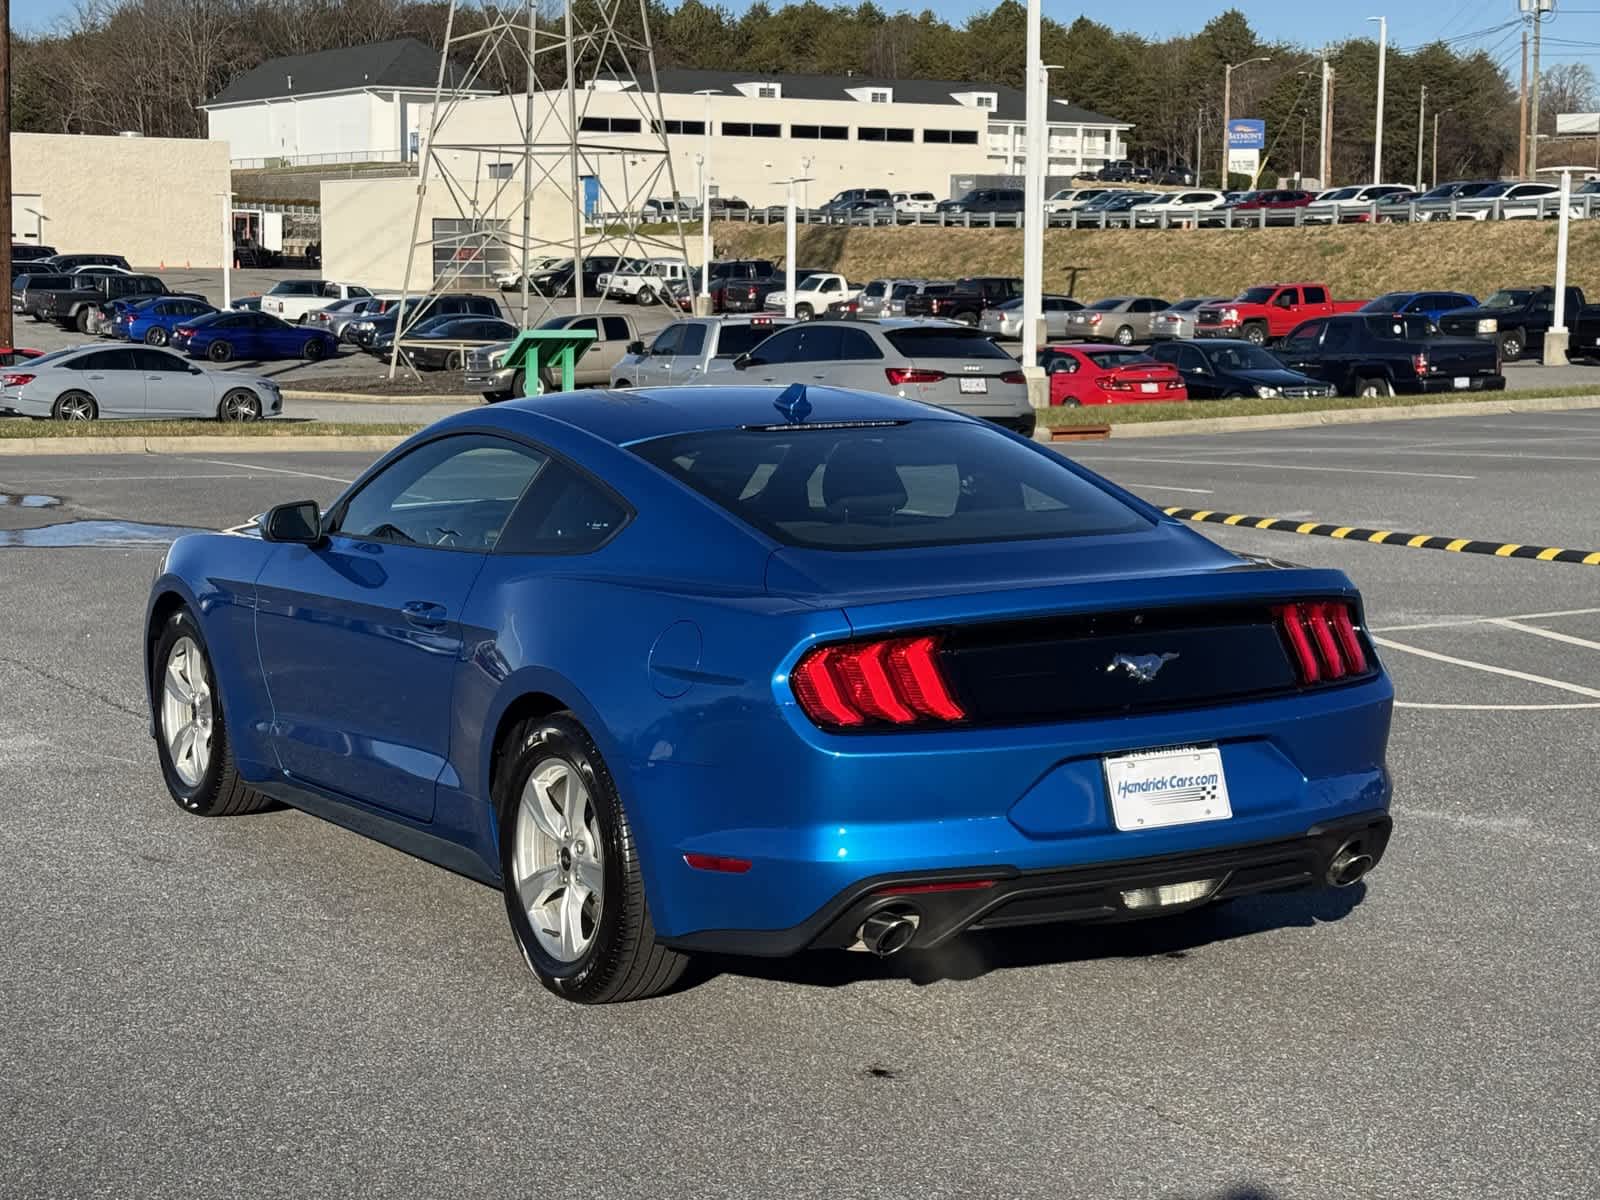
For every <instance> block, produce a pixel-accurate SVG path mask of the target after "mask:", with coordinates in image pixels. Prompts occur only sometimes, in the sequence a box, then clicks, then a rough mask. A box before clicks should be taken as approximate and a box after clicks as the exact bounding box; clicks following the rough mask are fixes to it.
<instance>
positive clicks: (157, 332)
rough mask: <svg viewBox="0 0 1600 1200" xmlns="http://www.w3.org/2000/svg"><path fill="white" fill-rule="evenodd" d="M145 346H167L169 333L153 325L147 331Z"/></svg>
mask: <svg viewBox="0 0 1600 1200" xmlns="http://www.w3.org/2000/svg"><path fill="white" fill-rule="evenodd" d="M144 344H145V345H146V346H165V345H166V344H167V331H166V330H165V329H163V328H161V326H159V325H152V326H151V327H150V328H149V329H147V330H145V334H144Z"/></svg>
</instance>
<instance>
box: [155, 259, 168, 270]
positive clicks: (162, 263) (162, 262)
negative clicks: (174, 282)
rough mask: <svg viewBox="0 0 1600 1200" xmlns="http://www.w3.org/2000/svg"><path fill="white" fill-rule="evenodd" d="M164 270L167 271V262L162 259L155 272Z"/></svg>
mask: <svg viewBox="0 0 1600 1200" xmlns="http://www.w3.org/2000/svg"><path fill="white" fill-rule="evenodd" d="M166 269H167V260H166V259H162V260H161V265H160V266H158V267H157V268H156V270H158V271H165V270H166Z"/></svg>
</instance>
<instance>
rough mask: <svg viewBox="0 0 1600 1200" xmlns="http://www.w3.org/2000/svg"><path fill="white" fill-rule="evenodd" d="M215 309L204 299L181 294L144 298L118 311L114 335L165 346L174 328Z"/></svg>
mask: <svg viewBox="0 0 1600 1200" xmlns="http://www.w3.org/2000/svg"><path fill="white" fill-rule="evenodd" d="M216 311H217V310H216V309H215V308H213V307H212V306H211V305H209V304H207V303H205V301H203V300H188V299H184V298H182V297H178V296H162V297H158V298H157V299H154V300H145V301H143V302H141V303H139V304H135V305H129V306H127V307H125V308H123V309H121V310H120V311H118V313H117V314H116V318H115V319H114V320H113V321H112V323H111V336H112V337H118V338H126V339H127V340H128V341H131V342H144V343H145V344H146V345H150V346H165V345H166V344H167V343H168V342H169V341H171V340H172V333H173V330H175V329H177V328H178V326H180V325H184V324H188V323H190V322H192V321H193V320H194V319H195V318H196V317H203V316H206V315H208V314H210V313H214V312H216Z"/></svg>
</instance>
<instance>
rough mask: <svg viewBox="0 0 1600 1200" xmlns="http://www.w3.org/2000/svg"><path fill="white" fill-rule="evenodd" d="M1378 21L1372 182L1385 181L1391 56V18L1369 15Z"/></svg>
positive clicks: (1372, 19)
mask: <svg viewBox="0 0 1600 1200" xmlns="http://www.w3.org/2000/svg"><path fill="white" fill-rule="evenodd" d="M1367 20H1369V21H1376V22H1377V23H1378V116H1377V120H1376V122H1375V123H1374V130H1373V135H1372V182H1373V183H1382V182H1383V77H1384V68H1385V66H1386V65H1387V62H1388V58H1389V18H1388V17H1368V18H1367Z"/></svg>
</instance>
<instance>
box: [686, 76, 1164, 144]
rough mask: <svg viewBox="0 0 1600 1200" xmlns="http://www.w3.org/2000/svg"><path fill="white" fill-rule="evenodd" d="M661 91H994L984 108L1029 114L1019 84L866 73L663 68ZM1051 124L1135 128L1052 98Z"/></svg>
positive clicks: (928, 97)
mask: <svg viewBox="0 0 1600 1200" xmlns="http://www.w3.org/2000/svg"><path fill="white" fill-rule="evenodd" d="M659 76H660V79H661V90H662V91H663V92H666V93H669V94H681V93H692V92H698V91H702V90H704V89H706V88H718V89H721V90H722V91H726V92H730V93H731V92H733V91H734V85H735V84H740V83H776V84H780V85H781V86H782V88H783V99H785V100H850V99H853V97H851V95H850V92H851V91H856V90H859V89H861V88H873V87H877V88H889V89H891V90H892V91H893V92H894V98H895V102H896V103H897V104H948V105H951V106H952V107H972V106H971V105H962V104H961V102H960V101H959V100H957V99H956V96H957V95H962V94H966V93H970V92H993V93H994V97H995V102H994V108H992V109H989V110H986V111H988V112H989V113H990V114H991V115H992V116H994V117H997V118H998V119H1000V120H1002V121H1021V120H1025V119H1026V117H1027V95H1026V93H1024V92H1023V91H1022V89H1020V88H1014V87H1004V86H1001V85H999V84H992V83H973V82H971V81H962V80H954V79H878V78H874V77H872V76H868V75H790V74H786V73H784V72H778V71H696V70H689V69H687V68H680V67H670V68H665V69H663V70H662V71H660V72H659ZM1050 121H1051V123H1052V124H1060V123H1066V124H1071V125H1114V126H1116V127H1117V128H1119V129H1131V128H1133V126H1132V124H1131V123H1130V122H1128V121H1123V120H1120V119H1119V118H1117V117H1108V116H1106V115H1105V114H1104V113H1097V112H1093V111H1091V110H1090V109H1087V108H1082V107H1080V106H1079V105H1076V104H1070V103H1068V102H1067V101H1065V100H1052V101H1051V102H1050Z"/></svg>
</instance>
